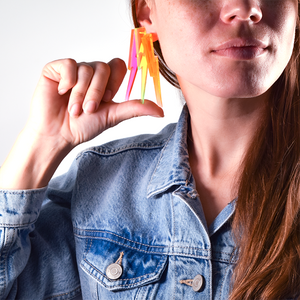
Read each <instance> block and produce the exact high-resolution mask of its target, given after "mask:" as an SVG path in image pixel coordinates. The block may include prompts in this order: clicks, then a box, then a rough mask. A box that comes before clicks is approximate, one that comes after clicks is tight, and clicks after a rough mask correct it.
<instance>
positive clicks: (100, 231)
mask: <svg viewBox="0 0 300 300" xmlns="http://www.w3.org/2000/svg"><path fill="white" fill-rule="evenodd" d="M74 230H80V231H85V232H95V233H96V232H98V233H108V232H107V231H103V230H82V229H80V228H76V227H74ZM74 234H75V235H76V236H78V237H86V236H85V235H81V234H78V233H74ZM108 234H110V235H113V236H116V237H118V238H120V239H123V240H125V241H128V242H132V243H134V244H138V245H141V246H146V247H153V248H165V247H166V246H163V245H162V246H151V245H147V244H143V243H140V242H136V241H133V240H129V239H127V238H125V237H122V236H120V235H118V234H115V233H112V232H109V233H108ZM88 237H90V238H93V239H95V238H98V239H102V238H106V237H94V236H88Z"/></svg>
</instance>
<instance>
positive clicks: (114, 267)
mask: <svg viewBox="0 0 300 300" xmlns="http://www.w3.org/2000/svg"><path fill="white" fill-rule="evenodd" d="M122 274H123V269H122V267H121V266H120V265H119V264H111V265H109V266H108V267H107V268H106V275H107V277H108V278H109V279H112V280H117V279H119V278H120V277H121V276H122Z"/></svg>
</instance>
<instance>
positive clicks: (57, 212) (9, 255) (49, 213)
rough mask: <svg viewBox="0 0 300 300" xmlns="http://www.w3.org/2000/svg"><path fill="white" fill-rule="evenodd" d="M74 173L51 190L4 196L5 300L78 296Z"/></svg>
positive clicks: (0, 214)
mask: <svg viewBox="0 0 300 300" xmlns="http://www.w3.org/2000/svg"><path fill="white" fill-rule="evenodd" d="M75 169H76V168H75ZM75 171H76V170H74V168H71V170H70V171H69V173H68V174H67V175H65V176H63V177H59V178H56V179H54V180H53V181H52V183H50V184H49V186H48V187H47V188H43V189H37V190H26V191H10V190H0V299H1V300H2V299H18V300H32V299H37V300H39V299H74V298H75V297H76V296H78V295H80V293H81V291H80V282H79V276H78V270H77V264H76V254H75V244H74V236H73V229H72V220H71V209H70V207H71V198H72V190H73V187H74V182H75V180H74V172H75ZM76 299H77V298H76Z"/></svg>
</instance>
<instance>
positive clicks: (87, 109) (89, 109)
mask: <svg viewBox="0 0 300 300" xmlns="http://www.w3.org/2000/svg"><path fill="white" fill-rule="evenodd" d="M97 106H98V105H97V103H96V102H95V101H89V102H87V103H86V104H85V105H84V108H83V110H84V113H86V114H92V113H93V112H95V111H96V109H97Z"/></svg>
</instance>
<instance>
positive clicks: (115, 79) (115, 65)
mask: <svg viewBox="0 0 300 300" xmlns="http://www.w3.org/2000/svg"><path fill="white" fill-rule="evenodd" d="M108 65H109V67H110V70H111V74H110V77H109V80H108V83H107V86H106V91H105V94H104V96H103V99H102V100H103V101H105V102H108V101H111V100H112V99H113V98H114V97H115V95H116V93H117V92H118V90H119V87H120V86H121V84H122V82H123V80H124V77H125V75H126V72H127V67H126V64H125V62H124V61H123V60H121V59H119V58H115V59H113V60H111V61H110V62H109V63H108Z"/></svg>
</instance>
